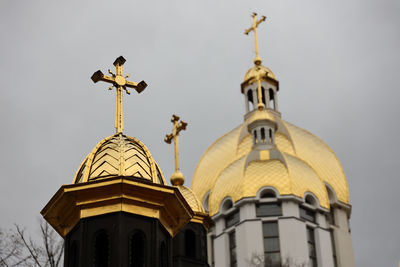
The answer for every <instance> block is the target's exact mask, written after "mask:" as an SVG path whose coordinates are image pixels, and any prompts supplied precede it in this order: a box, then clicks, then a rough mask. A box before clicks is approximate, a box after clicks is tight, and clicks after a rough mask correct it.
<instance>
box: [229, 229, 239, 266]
mask: <svg viewBox="0 0 400 267" xmlns="http://www.w3.org/2000/svg"><path fill="white" fill-rule="evenodd" d="M229 251H230V266H231V267H237V266H238V265H237V256H236V235H235V231H233V232H230V233H229Z"/></svg>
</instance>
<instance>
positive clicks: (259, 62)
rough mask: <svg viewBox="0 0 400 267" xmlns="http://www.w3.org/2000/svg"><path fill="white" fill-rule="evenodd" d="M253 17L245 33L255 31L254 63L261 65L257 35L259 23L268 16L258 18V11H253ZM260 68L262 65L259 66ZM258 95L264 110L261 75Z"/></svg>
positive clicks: (260, 106)
mask: <svg viewBox="0 0 400 267" xmlns="http://www.w3.org/2000/svg"><path fill="white" fill-rule="evenodd" d="M251 16H252V17H253V25H251V27H250V28H248V29H247V30H245V31H244V33H245V34H246V35H248V34H249V33H250V32H251V31H254V40H255V45H256V58H255V59H254V64H255V65H256V66H260V65H261V58H260V56H259V54H258V35H257V27H258V25H259V24H260V23H261V22H263V21H265V19H266V17H265V16H262V17H261V19H259V20H257V13H255V12H253V14H252V15H251ZM258 68H260V67H258ZM257 87H258V88H257V89H258V90H257V91H258V92H257V95H258V106H257V108H258V109H259V110H263V109H265V106H264V104H263V102H262V93H261V80H260V77H257Z"/></svg>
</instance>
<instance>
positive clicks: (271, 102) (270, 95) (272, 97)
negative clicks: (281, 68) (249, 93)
mask: <svg viewBox="0 0 400 267" xmlns="http://www.w3.org/2000/svg"><path fill="white" fill-rule="evenodd" d="M268 92H269V103H270V107H271V108H272V106H273V108H274V109H275V97H274V90H272V88H269V90H268Z"/></svg>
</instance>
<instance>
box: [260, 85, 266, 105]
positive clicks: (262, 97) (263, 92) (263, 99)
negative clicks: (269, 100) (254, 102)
mask: <svg viewBox="0 0 400 267" xmlns="http://www.w3.org/2000/svg"><path fill="white" fill-rule="evenodd" d="M261 100H262V102H263V104H264V106H266V105H267V104H266V102H265V90H264V87H261Z"/></svg>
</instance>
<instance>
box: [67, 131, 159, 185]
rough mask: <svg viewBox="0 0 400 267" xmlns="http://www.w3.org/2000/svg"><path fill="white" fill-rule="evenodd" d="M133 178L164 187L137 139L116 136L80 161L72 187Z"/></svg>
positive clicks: (146, 150)
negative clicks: (105, 180) (117, 177)
mask: <svg viewBox="0 0 400 267" xmlns="http://www.w3.org/2000/svg"><path fill="white" fill-rule="evenodd" d="M116 176H122V177H135V178H142V179H144V180H147V181H151V182H153V183H156V184H162V185H165V184H166V182H165V179H164V176H163V174H162V172H161V170H160V168H159V167H158V165H157V163H156V162H155V161H154V159H153V157H152V156H151V154H150V151H149V150H148V149H147V147H146V146H145V145H144V144H143V143H142V142H140V141H139V140H138V139H136V138H134V137H130V136H126V135H124V134H122V133H117V134H114V135H112V136H109V137H107V138H105V139H103V140H102V141H100V142H99V143H98V144H97V145H96V146H95V147H94V148H93V150H92V151H91V152H90V153H89V155H87V156H86V158H85V159H84V160H83V162H82V164H81V166H80V167H79V169H78V171H77V172H76V175H75V177H74V181H73V183H74V184H77V183H84V182H89V181H95V180H99V179H103V178H109V177H116Z"/></svg>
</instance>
